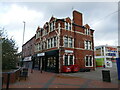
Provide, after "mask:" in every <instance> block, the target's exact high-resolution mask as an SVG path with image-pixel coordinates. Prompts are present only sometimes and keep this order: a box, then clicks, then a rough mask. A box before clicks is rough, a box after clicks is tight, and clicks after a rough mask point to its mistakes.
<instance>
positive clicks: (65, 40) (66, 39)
mask: <svg viewBox="0 0 120 90" xmlns="http://www.w3.org/2000/svg"><path fill="white" fill-rule="evenodd" d="M64 46H65V47H68V37H64Z"/></svg>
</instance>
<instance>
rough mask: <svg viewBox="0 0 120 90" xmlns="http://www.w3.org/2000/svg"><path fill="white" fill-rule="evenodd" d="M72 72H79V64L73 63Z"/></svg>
mask: <svg viewBox="0 0 120 90" xmlns="http://www.w3.org/2000/svg"><path fill="white" fill-rule="evenodd" d="M70 68H71V72H78V71H79V66H78V65H76V64H75V65H71V67H70Z"/></svg>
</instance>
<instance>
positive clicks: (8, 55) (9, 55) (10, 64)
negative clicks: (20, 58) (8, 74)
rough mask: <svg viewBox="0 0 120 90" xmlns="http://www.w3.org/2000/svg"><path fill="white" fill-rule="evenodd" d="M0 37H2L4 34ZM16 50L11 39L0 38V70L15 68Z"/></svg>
mask: <svg viewBox="0 0 120 90" xmlns="http://www.w3.org/2000/svg"><path fill="white" fill-rule="evenodd" d="M0 35H1V36H4V33H1V34H0ZM17 50H18V48H17V47H16V46H15V41H14V40H13V39H12V38H11V39H9V38H7V37H4V38H3V37H2V70H9V69H13V68H16V62H17Z"/></svg>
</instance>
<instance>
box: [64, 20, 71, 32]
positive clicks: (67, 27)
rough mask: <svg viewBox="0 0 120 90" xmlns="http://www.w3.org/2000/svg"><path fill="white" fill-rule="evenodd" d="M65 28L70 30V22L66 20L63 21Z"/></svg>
mask: <svg viewBox="0 0 120 90" xmlns="http://www.w3.org/2000/svg"><path fill="white" fill-rule="evenodd" d="M65 29H66V30H71V24H70V23H68V22H65Z"/></svg>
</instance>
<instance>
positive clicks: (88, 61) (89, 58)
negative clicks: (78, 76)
mask: <svg viewBox="0 0 120 90" xmlns="http://www.w3.org/2000/svg"><path fill="white" fill-rule="evenodd" d="M85 66H86V67H92V66H93V58H92V56H86V57H85Z"/></svg>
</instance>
